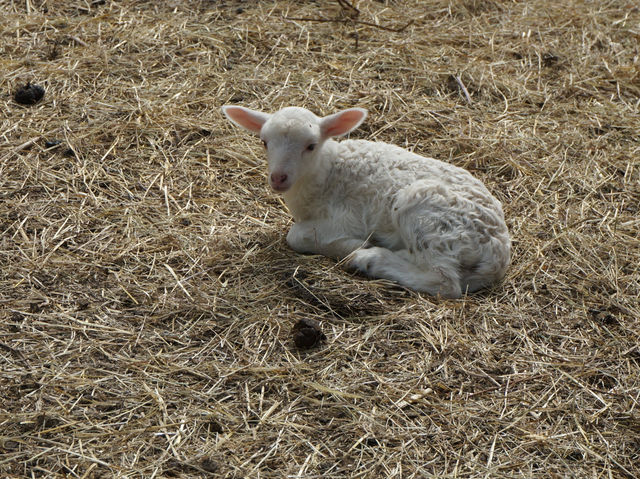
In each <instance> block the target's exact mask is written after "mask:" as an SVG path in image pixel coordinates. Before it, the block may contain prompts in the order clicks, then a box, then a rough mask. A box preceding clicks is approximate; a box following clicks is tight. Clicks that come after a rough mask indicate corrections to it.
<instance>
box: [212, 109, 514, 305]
mask: <svg viewBox="0 0 640 479" xmlns="http://www.w3.org/2000/svg"><path fill="white" fill-rule="evenodd" d="M222 111H223V112H224V114H225V115H226V116H227V118H228V119H229V120H231V121H232V122H233V123H235V124H237V125H239V126H241V127H243V128H246V129H247V130H249V131H251V132H254V133H257V134H259V135H260V138H261V139H262V143H263V144H264V147H265V149H266V152H267V157H268V169H269V178H268V180H269V184H270V186H271V188H272V189H273V190H274V191H275V192H277V193H280V194H282V195H283V197H284V201H285V204H286V205H287V207H288V209H289V210H290V212H291V214H292V215H293V218H294V220H295V223H294V224H293V226H292V227H291V229H290V230H289V233H288V234H287V243H288V244H289V246H290V247H291V248H292V249H293V250H295V251H297V252H299V253H313V254H321V255H324V256H328V257H332V258H335V259H338V260H344V261H345V263H346V264H347V265H349V266H351V267H352V268H354V269H356V270H359V271H361V272H363V273H365V274H366V275H368V276H370V277H374V278H384V279H388V280H391V281H395V282H397V283H399V284H401V285H403V286H405V287H407V288H409V289H412V290H415V291H418V292H426V293H428V294H430V295H433V296H438V295H439V296H441V297H444V298H459V297H461V296H462V295H463V294H466V293H471V292H474V291H477V290H479V289H482V288H485V287H488V286H490V285H492V284H493V283H495V282H497V281H499V280H500V279H501V278H502V277H503V276H504V274H505V271H506V269H507V266H508V264H509V257H510V249H511V241H510V239H509V232H508V230H507V226H506V224H505V221H504V214H503V212H502V205H501V204H500V202H499V201H498V200H497V199H496V198H494V197H493V196H492V195H491V194H490V193H489V191H488V190H487V188H486V187H485V186H484V184H483V183H482V182H481V181H479V180H478V179H476V178H474V177H473V176H472V175H471V174H470V173H469V172H468V171H467V170H464V169H462V168H459V167H456V166H453V165H451V164H448V163H445V162H442V161H439V160H436V159H433V158H426V157H423V156H420V155H417V154H415V153H412V152H409V151H407V150H404V149H402V148H400V147H398V146H394V145H390V144H387V143H381V142H372V141H365V140H344V141H341V142H338V141H336V140H334V139H333V138H336V137H340V136H343V135H346V134H347V133H349V132H351V131H353V130H354V129H355V128H357V127H358V126H359V125H360V124H361V123H362V122H363V121H364V119H365V117H366V116H367V111H366V110H363V109H361V108H350V109H347V110H343V111H340V112H338V113H335V114H332V115H329V116H326V117H324V118H320V117H317V116H316V115H315V114H313V113H312V112H310V111H309V110H306V109H304V108H298V107H287V108H283V109H282V110H280V111H277V112H276V113H273V114H268V113H263V112H260V111H255V110H250V109H248V108H244V107H241V106H231V105H227V106H224V107H222Z"/></svg>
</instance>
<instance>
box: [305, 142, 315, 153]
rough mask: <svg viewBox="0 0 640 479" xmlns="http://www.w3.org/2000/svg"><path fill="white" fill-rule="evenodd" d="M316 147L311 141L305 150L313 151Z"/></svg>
mask: <svg viewBox="0 0 640 479" xmlns="http://www.w3.org/2000/svg"><path fill="white" fill-rule="evenodd" d="M315 147H316V144H315V143H311V144H310V145H309V146H307V151H313V150H314V149H315Z"/></svg>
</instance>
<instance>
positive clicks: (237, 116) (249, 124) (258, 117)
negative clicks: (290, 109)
mask: <svg viewBox="0 0 640 479" xmlns="http://www.w3.org/2000/svg"><path fill="white" fill-rule="evenodd" d="M222 113H224V114H225V115H226V117H227V118H229V120H231V121H232V122H234V123H235V124H236V125H239V126H241V127H243V128H246V129H247V130H249V131H252V132H254V133H260V130H261V129H262V125H264V124H265V123H266V122H267V120H268V119H269V117H270V116H271V115H269V114H268V113H262V112H261V111H256V110H250V109H249V108H245V107H243V106H235V105H225V106H223V107H222Z"/></svg>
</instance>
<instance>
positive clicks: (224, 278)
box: [0, 0, 640, 478]
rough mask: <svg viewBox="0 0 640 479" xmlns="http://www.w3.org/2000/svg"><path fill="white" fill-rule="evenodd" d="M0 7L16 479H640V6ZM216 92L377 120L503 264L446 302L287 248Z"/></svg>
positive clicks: (250, 143) (2, 278)
mask: <svg viewBox="0 0 640 479" xmlns="http://www.w3.org/2000/svg"><path fill="white" fill-rule="evenodd" d="M0 17H2V21H1V22H0V36H1V37H2V41H1V42H0V69H1V71H2V72H3V75H2V77H1V78H0V101H1V102H2V112H1V123H0V228H1V237H0V267H1V273H0V365H1V366H2V375H1V376H0V395H1V397H2V401H1V404H0V475H1V476H2V477H131V478H134V477H224V478H244V477H256V478H257V477H262V478H268V477H272V478H280V477H300V478H313V477H332V478H340V477H345V478H346V477H353V478H356V477H362V478H365V477H371V478H377V477H394V478H411V477H467V478H470V477H580V478H587V477H589V478H596V477H597V478H600V477H611V478H620V477H629V478H632V477H638V476H639V475H640V409H639V408H640V405H639V404H638V401H639V398H640V375H639V371H640V346H639V340H640V327H639V326H638V317H639V314H640V313H639V307H638V295H639V293H640V271H639V268H640V266H639V265H640V238H639V231H640V220H639V219H638V218H639V211H638V204H639V203H640V187H639V185H640V178H639V175H640V164H639V163H640V160H639V158H640V133H639V131H640V127H639V125H640V123H639V120H638V119H639V118H640V116H639V113H640V112H639V109H640V60H639V55H640V49H639V40H640V9H639V8H638V6H637V5H636V4H635V2H632V1H626V0H606V1H597V2H596V1H579V0H563V1H550V0H532V1H527V2H524V1H507V0H495V1H491V0H486V1H480V0H459V1H454V0H447V1H445V0H428V1H419V0H408V1H406V2H405V1H403V2H400V1H390V0H389V1H364V0H362V1H360V2H355V1H352V2H347V1H346V0H341V1H330V0H317V1H309V2H296V1H285V0H270V1H204V0H202V1H196V0H192V1H188V0H184V1H178V0H167V1H154V2H151V1H143V0H137V1H136V0H121V1H117V0H114V1H109V0H98V1H89V0H87V1H80V2H78V1H71V0H57V1H51V0H23V1H12V0H9V1H3V2H2V3H0ZM28 82H30V84H35V85H40V86H42V87H43V88H44V90H45V95H44V97H43V98H42V99H40V100H39V101H37V102H36V103H35V104H32V105H22V104H19V103H17V102H16V100H15V98H14V96H13V95H14V92H15V91H16V90H17V89H18V88H19V87H24V86H26V84H27V83H28ZM226 103H238V104H242V105H246V106H250V107H254V108H260V109H264V110H270V111H273V110H275V109H278V108H280V107H282V106H286V105H299V106H305V107H307V108H309V109H311V110H313V111H315V112H317V113H318V114H328V113H332V112H335V111H336V110H338V109H340V108H345V107H351V106H360V107H364V108H367V109H368V110H369V111H370V117H369V118H368V120H367V122H366V124H365V125H364V126H363V127H362V128H361V129H360V130H359V131H358V132H357V133H356V134H354V135H353V137H358V138H367V139H377V140H381V141H387V142H392V143H396V144H399V145H401V146H404V147H407V148H410V149H412V150H414V151H416V152H419V153H421V154H424V155H428V156H434V157H437V158H440V159H444V160H447V161H450V162H451V163H453V164H456V165H459V166H462V167H465V168H467V169H469V170H470V171H472V172H473V174H474V175H476V176H477V177H479V178H481V179H482V180H483V181H485V182H486V183H487V185H488V187H489V189H490V190H491V191H492V192H493V193H494V194H495V195H496V197H498V198H499V199H500V200H501V201H502V202H503V204H504V209H505V214H506V217H507V221H508V225H509V228H510V231H511V234H512V237H513V241H514V248H513V261H512V266H511V267H510V269H509V272H508V275H507V277H506V278H505V280H504V281H503V282H502V283H501V284H499V285H496V286H495V288H492V289H491V290H488V291H484V292H482V293H479V294H474V295H472V296H470V297H467V298H465V299H463V300H458V301H444V300H439V299H437V298H432V297H429V296H426V295H419V294H415V293H412V292H409V291H406V290H404V289H402V288H399V287H397V286H395V285H393V284H390V283H387V282H384V281H374V280H369V279H366V278H363V277H361V276H358V275H354V274H351V273H349V272H346V271H344V270H343V269H342V268H341V267H340V266H339V265H336V264H335V262H334V261H332V260H329V259H326V258H322V257H316V256H301V255H297V254H295V253H293V252H292V251H291V250H290V249H289V248H288V247H287V246H286V243H285V241H284V235H285V233H286V230H287V228H288V226H289V225H290V222H291V220H290V218H289V216H288V215H287V213H286V210H285V208H284V206H283V204H282V202H281V200H280V199H279V198H278V197H277V196H276V195H274V194H272V193H271V192H269V191H268V189H267V186H266V182H265V168H264V160H263V153H262V147H261V145H260V144H259V141H257V140H256V139H255V138H253V137H251V136H250V135H248V134H245V133H244V132H241V131H239V130H237V129H235V128H233V127H232V126H231V125H230V124H228V123H227V122H226V121H224V120H223V118H222V116H221V114H220V111H219V107H220V106H221V105H223V104H226ZM301 320H304V321H310V322H311V323H313V324H315V325H317V324H318V323H319V324H320V327H321V329H322V331H321V332H319V333H318V337H319V338H320V340H319V341H317V343H316V344H315V345H311V347H310V348H309V349H305V348H300V347H298V346H296V342H294V339H293V334H294V333H293V332H292V328H293V326H294V324H296V323H297V322H299V321H301ZM316 322H318V323H316ZM322 335H324V336H326V338H324V339H323V337H322Z"/></svg>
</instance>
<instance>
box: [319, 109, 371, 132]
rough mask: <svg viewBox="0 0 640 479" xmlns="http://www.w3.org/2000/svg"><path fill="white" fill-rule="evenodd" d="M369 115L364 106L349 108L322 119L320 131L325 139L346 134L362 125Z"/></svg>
mask: <svg viewBox="0 0 640 479" xmlns="http://www.w3.org/2000/svg"><path fill="white" fill-rule="evenodd" d="M366 117H367V110H365V109H363V108H349V109H348V110H343V111H339V112H338V113H334V114H333V115H329V116H325V117H324V118H323V119H321V120H320V133H321V135H322V138H323V139H326V138H331V137H335V136H342V135H346V134H347V133H349V132H350V131H353V130H355V129H356V128H358V126H360V123H362V122H363V121H364V119H365V118H366Z"/></svg>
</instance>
